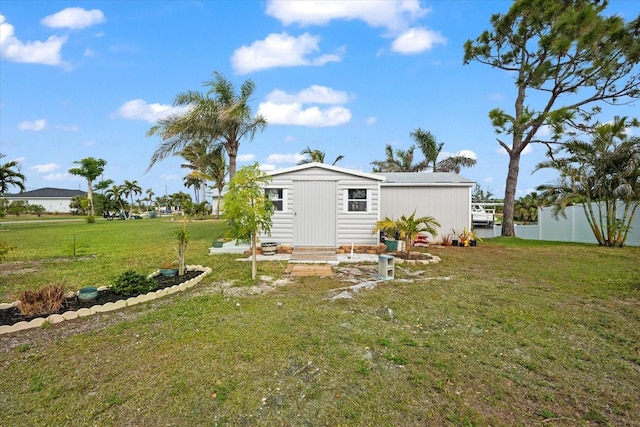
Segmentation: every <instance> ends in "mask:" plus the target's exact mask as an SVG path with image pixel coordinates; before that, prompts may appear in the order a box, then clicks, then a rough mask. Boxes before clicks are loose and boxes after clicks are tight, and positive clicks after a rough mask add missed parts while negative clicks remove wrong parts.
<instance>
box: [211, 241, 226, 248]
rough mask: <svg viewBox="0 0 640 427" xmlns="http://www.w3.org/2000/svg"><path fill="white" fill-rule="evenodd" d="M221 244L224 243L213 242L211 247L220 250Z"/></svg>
mask: <svg viewBox="0 0 640 427" xmlns="http://www.w3.org/2000/svg"><path fill="white" fill-rule="evenodd" d="M222 243H224V242H213V247H214V248H221V247H222Z"/></svg>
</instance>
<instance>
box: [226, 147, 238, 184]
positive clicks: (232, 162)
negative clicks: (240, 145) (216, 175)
mask: <svg viewBox="0 0 640 427" xmlns="http://www.w3.org/2000/svg"><path fill="white" fill-rule="evenodd" d="M227 154H228V155H229V181H231V179H232V178H233V176H234V175H235V174H236V157H237V156H238V152H237V151H236V152H229V151H227Z"/></svg>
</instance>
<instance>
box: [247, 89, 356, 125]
mask: <svg viewBox="0 0 640 427" xmlns="http://www.w3.org/2000/svg"><path fill="white" fill-rule="evenodd" d="M266 98H267V101H266V102H262V103H260V105H259V106H258V114H262V115H263V116H264V117H265V119H266V120H267V122H268V123H269V124H280V125H284V124H287V125H299V126H312V127H325V126H338V125H341V124H344V123H348V122H349V121H350V120H351V111H350V110H349V109H348V108H345V107H342V106H339V105H335V104H343V103H345V102H347V101H349V98H350V96H349V95H348V94H347V93H346V92H343V91H336V90H333V89H331V88H328V87H325V86H319V85H313V86H310V87H308V88H306V89H303V90H301V91H300V92H297V93H294V94H288V93H286V92H284V91H281V90H274V91H272V92H271V93H269V94H268V95H267V97H266ZM304 104H329V105H332V106H330V107H327V108H319V107H317V106H315V105H311V106H309V107H304Z"/></svg>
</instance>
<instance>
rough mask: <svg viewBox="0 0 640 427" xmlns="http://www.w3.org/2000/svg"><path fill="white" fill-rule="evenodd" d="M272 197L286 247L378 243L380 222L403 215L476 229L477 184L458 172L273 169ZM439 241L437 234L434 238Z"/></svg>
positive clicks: (278, 237) (274, 233)
mask: <svg viewBox="0 0 640 427" xmlns="http://www.w3.org/2000/svg"><path fill="white" fill-rule="evenodd" d="M268 174H269V175H271V178H272V181H271V183H270V184H269V185H267V186H266V190H265V191H266V192H267V195H268V196H269V197H270V198H271V200H272V201H273V203H274V205H275V208H276V210H275V212H274V214H273V217H272V227H271V236H267V235H262V236H260V241H262V242H269V241H270V242H276V243H278V244H280V245H291V246H294V247H295V246H312V247H313V246H316V247H338V246H341V245H350V244H352V243H353V244H357V245H377V244H378V243H379V236H378V235H377V234H372V233H371V231H372V230H373V228H374V227H375V224H376V222H377V221H378V220H379V219H381V218H384V217H389V218H392V219H398V218H400V217H401V216H402V215H407V216H408V215H411V214H412V213H413V212H414V211H415V212H416V217H421V216H427V215H428V216H432V217H434V218H435V219H436V220H438V221H439V222H440V224H441V227H440V229H439V233H450V232H451V229H456V230H457V231H459V232H461V231H462V229H463V228H464V227H466V228H467V229H470V227H471V193H472V189H473V187H474V186H475V182H474V181H471V180H469V179H467V178H464V177H462V176H460V175H458V174H455V173H448V172H434V173H404V172H394V173H366V172H361V171H356V170H350V169H345V168H341V167H338V166H332V165H328V164H325V163H307V164H303V165H298V166H294V167H291V168H287V169H281V170H276V171H272V172H268ZM430 240H431V241H438V240H439V239H438V238H437V237H435V238H430Z"/></svg>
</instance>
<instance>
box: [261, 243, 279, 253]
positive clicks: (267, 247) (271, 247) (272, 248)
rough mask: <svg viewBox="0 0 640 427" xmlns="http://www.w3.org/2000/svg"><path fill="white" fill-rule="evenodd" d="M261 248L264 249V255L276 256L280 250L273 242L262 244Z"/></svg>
mask: <svg viewBox="0 0 640 427" xmlns="http://www.w3.org/2000/svg"><path fill="white" fill-rule="evenodd" d="M260 247H261V248H262V255H275V253H276V250H277V249H278V244H277V243H273V242H264V243H260Z"/></svg>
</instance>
